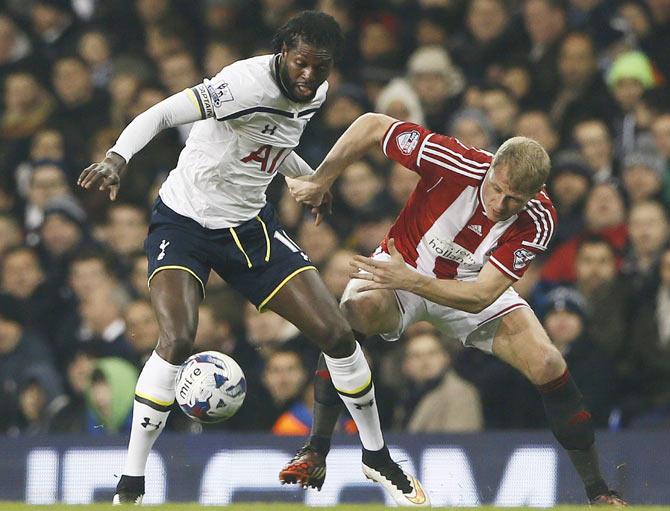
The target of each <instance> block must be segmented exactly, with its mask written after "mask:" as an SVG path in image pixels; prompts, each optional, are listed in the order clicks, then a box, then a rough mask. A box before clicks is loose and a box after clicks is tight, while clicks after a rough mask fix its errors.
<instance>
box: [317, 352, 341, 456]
mask: <svg viewBox="0 0 670 511" xmlns="http://www.w3.org/2000/svg"><path fill="white" fill-rule="evenodd" d="M341 410H342V400H341V399H340V395H339V394H338V393H337V390H335V386H334V385H333V382H332V380H331V379H330V372H329V371H328V366H327V365H326V359H325V358H323V353H321V355H319V361H318V362H317V366H316V373H315V375H314V417H313V420H312V431H311V434H310V439H309V444H310V445H311V446H312V447H313V448H314V449H316V450H317V451H319V452H320V453H322V454H323V455H324V456H326V455H327V454H328V451H330V438H331V437H332V436H333V431H334V430H335V425H336V424H337V420H338V418H339V416H340V412H341Z"/></svg>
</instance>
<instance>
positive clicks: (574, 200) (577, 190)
mask: <svg viewBox="0 0 670 511" xmlns="http://www.w3.org/2000/svg"><path fill="white" fill-rule="evenodd" d="M592 177H593V176H592V174H591V170H590V169H589V167H588V165H587V163H586V161H585V160H584V159H583V158H582V157H581V155H580V154H579V153H578V152H577V151H571V150H565V151H560V152H559V153H557V154H556V157H555V158H554V159H553V165H552V168H551V175H550V183H549V188H550V190H551V197H552V200H553V201H554V206H555V207H556V211H557V213H558V222H557V223H558V225H557V226H556V231H555V233H554V238H553V241H552V243H553V244H554V245H560V244H561V243H563V242H565V241H567V240H569V239H571V238H573V237H574V236H576V235H578V234H579V233H580V232H582V230H583V229H584V203H585V202H586V198H587V197H588V195H589V191H590V189H591V185H592Z"/></svg>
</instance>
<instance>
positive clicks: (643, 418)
mask: <svg viewBox="0 0 670 511" xmlns="http://www.w3.org/2000/svg"><path fill="white" fill-rule="evenodd" d="M656 277H657V278H655V279H652V280H651V281H650V284H651V285H650V286H649V288H648V289H646V290H645V291H646V292H645V293H642V294H640V295H639V299H638V300H636V301H635V302H634V304H633V310H632V311H631V315H630V320H631V325H630V342H629V350H630V352H629V363H630V365H631V371H630V374H631V376H630V378H629V380H628V381H627V382H626V383H627V384H628V388H627V389H625V390H626V392H625V395H626V398H627V399H626V406H625V407H624V409H625V412H627V415H628V418H631V417H632V418H633V423H634V425H635V424H636V423H637V425H638V426H647V427H650V426H653V427H667V424H668V419H669V418H670V409H669V407H668V403H670V323H669V321H670V248H668V247H667V246H666V247H665V249H664V250H663V252H662V254H661V256H660V258H659V264H658V266H657V272H656ZM635 417H638V420H635V419H634V418H635Z"/></svg>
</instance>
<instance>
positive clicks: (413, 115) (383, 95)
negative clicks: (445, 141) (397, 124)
mask: <svg viewBox="0 0 670 511" xmlns="http://www.w3.org/2000/svg"><path fill="white" fill-rule="evenodd" d="M375 111H376V112H379V113H381V114H386V115H388V116H390V117H394V118H396V119H401V120H403V121H409V122H414V123H416V124H423V123H424V118H423V108H422V107H421V101H420V100H419V96H418V95H417V93H416V92H415V91H414V89H412V86H411V85H410V84H409V83H408V82H407V81H406V80H404V79H402V78H395V79H393V80H391V81H390V82H389V83H388V85H387V86H386V87H384V88H383V89H382V90H381V92H380V93H379V96H378V97H377V102H376V103H375Z"/></svg>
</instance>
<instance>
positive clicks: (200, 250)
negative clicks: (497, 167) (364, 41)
mask: <svg viewBox="0 0 670 511" xmlns="http://www.w3.org/2000/svg"><path fill="white" fill-rule="evenodd" d="M274 44H275V49H276V54H275V55H266V56H260V57H255V58H251V59H248V60H242V61H239V62H235V63H233V64H231V65H230V66H227V67H226V68H224V69H223V70H222V71H221V72H220V73H219V74H217V75H216V76H215V77H213V78H212V79H206V80H204V82H203V83H201V84H199V85H196V86H194V87H192V88H190V89H187V90H185V91H182V92H181V93H178V94H175V95H174V96H171V97H169V98H167V99H166V100H164V101H162V102H160V103H159V104H157V105H155V106H154V107H152V108H150V109H149V110H147V111H146V112H144V113H143V114H141V115H139V116H138V117H137V118H136V119H134V120H133V122H131V123H130V124H129V125H128V127H127V128H126V129H125V130H124V131H123V133H122V134H121V135H120V137H119V139H118V141H117V142H116V144H115V145H114V146H113V147H112V148H111V149H110V150H109V151H108V153H107V157H106V158H105V159H104V160H103V161H102V162H100V163H96V164H93V165H91V166H90V167H88V168H87V169H85V170H84V171H83V172H82V174H81V175H80V177H79V181H78V183H79V185H80V186H82V187H84V188H93V189H95V188H99V189H100V190H108V191H109V195H110V198H111V199H114V198H115V197H116V194H117V192H118V189H119V184H120V175H121V172H122V170H123V169H124V167H125V165H126V163H127V162H128V160H130V158H132V156H133V155H134V154H135V153H137V152H138V151H139V150H141V149H142V148H143V147H144V146H145V145H146V144H147V143H148V142H149V141H150V140H151V139H152V138H153V137H154V136H155V135H156V134H157V133H158V132H159V131H160V130H161V129H164V128H167V127H173V126H177V125H180V124H186V123H194V125H193V128H192V130H191V132H190V134H189V137H188V139H187V141H186V146H185V147H184V149H183V150H182V152H181V154H180V156H179V161H178V163H177V166H176V168H175V169H174V170H173V171H172V172H171V173H170V175H169V176H168V178H167V180H166V181H165V183H164V184H163V186H162V187H161V189H160V192H159V197H158V198H157V199H156V203H155V205H154V209H153V212H152V219H151V224H150V227H149V234H148V237H147V239H146V241H145V249H146V252H147V257H148V260H149V279H148V281H149V285H150V288H151V302H152V305H153V308H154V311H155V313H156V317H157V319H158V323H159V326H160V331H161V334H160V337H159V339H158V344H157V346H156V349H155V351H154V353H153V354H152V355H151V357H150V358H149V360H148V361H147V363H146V365H145V366H144V368H143V369H142V373H141V374H140V377H139V379H138V382H137V385H136V388H135V403H134V408H133V422H132V430H131V434H130V442H129V446H128V457H127V460H126V464H125V467H124V469H123V475H122V477H121V479H120V481H119V483H118V485H117V492H116V495H115V497H114V501H115V502H116V503H123V502H131V503H139V502H141V500H142V497H143V495H144V486H145V481H144V473H145V466H146V462H147V458H148V455H149V451H150V449H151V447H152V445H153V443H154V441H155V440H156V438H157V437H158V435H159V434H160V432H161V431H162V429H163V427H164V426H165V423H166V420H167V415H168V413H169V411H170V407H171V406H172V404H173V402H174V397H175V376H176V374H177V370H178V369H179V365H180V364H181V363H182V362H183V361H184V360H185V359H186V358H187V357H188V355H190V353H191V349H192V346H193V340H194V337H195V332H196V328H197V323H198V306H199V304H200V303H201V301H202V299H203V297H204V294H205V284H206V282H207V278H208V276H209V273H210V270H214V271H216V272H217V273H218V274H219V275H220V276H221V277H222V278H223V279H224V280H226V281H227V282H228V283H229V284H230V285H231V286H232V287H233V288H235V289H237V290H238V291H239V292H240V293H242V294H243V295H244V296H246V297H247V298H248V299H249V300H250V301H251V302H252V303H254V305H256V306H257V307H258V309H259V310H263V309H265V308H268V309H271V310H273V311H275V312H276V313H278V314H279V315H281V316H283V317H284V318H286V319H287V320H288V321H290V322H291V323H293V324H294V325H295V326H297V327H298V328H299V329H300V330H301V331H302V332H303V333H304V334H305V335H306V336H307V337H308V338H309V339H310V340H311V341H313V342H314V343H315V344H317V345H318V346H319V347H320V348H321V349H322V351H323V353H324V354H325V355H324V356H325V359H326V360H327V363H328V367H329V370H330V374H331V375H332V379H333V383H334V384H335V386H336V387H337V389H338V392H339V395H340V396H341V399H342V400H343V401H344V402H345V404H346V406H347V407H348V408H349V410H350V413H351V415H352V417H353V419H354V421H355V422H356V425H357V427H358V430H359V433H360V437H361V443H362V444H363V470H364V471H373V472H374V473H375V474H376V476H375V477H372V479H374V480H376V481H379V482H383V483H384V485H385V488H386V489H387V490H389V491H390V492H391V494H392V495H393V497H394V498H395V499H396V501H397V502H398V503H400V504H403V505H418V504H426V503H427V499H426V498H425V496H424V495H423V491H422V490H421V485H420V483H419V482H418V481H417V480H416V479H415V478H414V477H413V476H411V475H408V474H405V473H404V472H403V470H402V469H401V468H400V467H399V465H398V464H397V463H395V462H394V461H393V460H392V459H391V457H390V455H389V452H388V449H387V448H386V446H385V444H384V440H383V436H382V433H381V428H380V425H379V417H378V413H377V406H376V403H375V401H374V387H373V384H372V377H371V373H370V368H369V366H368V364H367V362H366V360H365V357H364V355H363V352H362V350H361V347H360V345H359V344H358V343H357V342H356V340H355V338H354V336H353V333H352V331H351V328H350V326H349V325H348V323H347V322H346V320H345V319H344V316H343V315H342V313H341V312H340V311H339V309H338V307H337V303H336V302H335V300H334V299H333V297H332V296H331V295H330V293H329V292H328V290H327V288H326V287H325V285H324V283H323V282H322V280H321V278H320V277H319V275H318V273H317V272H316V271H312V270H315V268H314V266H313V265H312V264H311V262H310V261H309V258H308V257H307V255H306V254H304V253H303V252H302V250H301V249H300V247H298V246H297V245H296V244H295V243H294V242H293V241H292V240H291V239H290V238H289V237H288V235H287V234H286V232H285V231H284V230H283V228H282V226H281V225H280V224H279V221H278V219H277V216H276V214H275V212H274V209H273V208H272V206H271V205H270V204H267V203H266V198H265V190H266V188H267V186H268V184H269V183H270V181H271V180H272V178H273V177H274V175H275V174H276V173H277V172H281V173H282V174H284V175H286V176H301V175H308V174H311V173H312V172H313V171H312V169H310V167H309V166H308V165H307V164H306V163H305V162H304V161H303V160H302V159H301V158H300V157H299V156H297V155H296V154H295V153H294V152H293V149H294V148H295V147H296V146H297V145H298V142H299V140H300V136H301V134H302V132H303V130H304V128H305V125H306V124H307V122H308V121H309V119H310V118H311V116H312V115H314V113H315V112H316V111H317V110H318V109H319V107H320V106H321V104H322V103H323V101H324V99H325V96H326V90H327V88H328V84H327V82H326V78H327V77H328V75H329V73H330V71H331V69H332V66H333V60H334V58H335V56H336V55H337V54H338V53H339V50H340V47H341V45H342V34H341V32H340V29H339V27H338V25H337V23H336V22H335V20H334V19H333V18H332V17H330V16H328V15H326V14H323V13H317V12H313V11H305V12H303V13H301V14H299V15H297V16H296V17H294V18H292V19H291V20H290V21H289V22H288V23H287V24H286V25H285V26H284V27H282V28H281V29H280V30H279V31H278V33H277V35H276V36H275V39H274ZM389 481H390V485H389ZM292 482H299V483H301V484H303V485H304V486H307V485H310V484H311V485H313V486H316V487H319V488H320V484H318V483H317V484H313V483H312V482H310V481H308V480H307V478H303V477H302V476H301V474H296V475H295V477H294V478H293V481H292Z"/></svg>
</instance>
